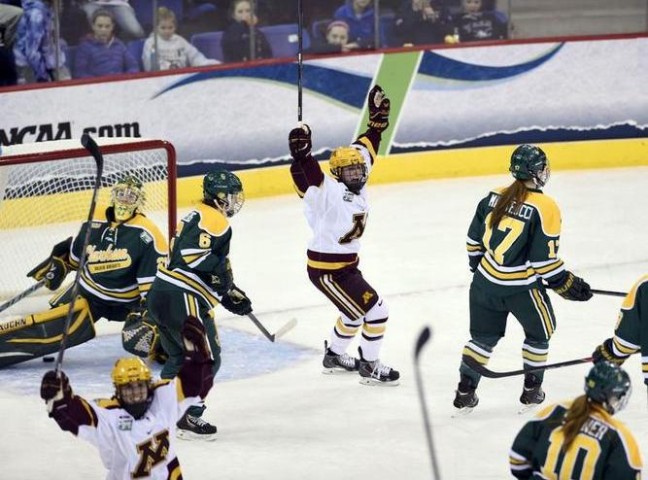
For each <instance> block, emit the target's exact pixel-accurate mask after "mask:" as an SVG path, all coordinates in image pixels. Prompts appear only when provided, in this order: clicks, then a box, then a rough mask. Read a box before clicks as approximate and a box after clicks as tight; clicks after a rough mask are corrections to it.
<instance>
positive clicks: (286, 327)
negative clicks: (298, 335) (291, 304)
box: [272, 318, 297, 342]
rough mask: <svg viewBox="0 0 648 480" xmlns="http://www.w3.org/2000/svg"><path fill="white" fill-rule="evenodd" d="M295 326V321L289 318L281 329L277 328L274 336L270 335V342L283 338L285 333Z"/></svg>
mask: <svg viewBox="0 0 648 480" xmlns="http://www.w3.org/2000/svg"><path fill="white" fill-rule="evenodd" d="M296 326H297V319H296V318H291V319H290V320H289V321H288V322H287V323H286V324H285V325H284V326H283V327H281V328H279V330H277V331H276V332H275V333H274V335H272V341H273V342H274V341H276V340H277V339H278V338H279V337H283V336H284V335H285V334H286V333H288V332H289V331H290V330H292V329H293V328H295V327H296Z"/></svg>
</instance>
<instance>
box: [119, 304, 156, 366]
mask: <svg viewBox="0 0 648 480" xmlns="http://www.w3.org/2000/svg"><path fill="white" fill-rule="evenodd" d="M121 337H122V345H123V347H124V350H126V351H127V352H130V353H132V354H133V355H137V356H138V357H144V358H149V357H151V358H153V357H155V355H156V353H157V351H158V346H159V343H160V335H159V333H158V328H157V326H156V325H155V324H154V323H153V321H152V320H150V319H149V317H148V314H147V313H145V314H144V315H141V316H138V317H136V318H133V317H131V319H127V320H126V323H125V324H124V328H122V331H121Z"/></svg>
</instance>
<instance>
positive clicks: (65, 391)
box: [40, 370, 72, 416]
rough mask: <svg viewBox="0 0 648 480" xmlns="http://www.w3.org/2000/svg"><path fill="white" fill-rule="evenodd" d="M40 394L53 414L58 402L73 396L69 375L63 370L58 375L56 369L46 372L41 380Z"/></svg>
mask: <svg viewBox="0 0 648 480" xmlns="http://www.w3.org/2000/svg"><path fill="white" fill-rule="evenodd" d="M40 396H41V398H42V399H43V400H45V401H46V402H47V410H48V412H49V413H50V416H51V413H52V410H53V409H54V408H56V407H57V403H59V402H61V401H63V400H69V399H70V398H72V388H71V387H70V380H69V379H68V377H67V375H66V374H65V373H64V372H62V371H61V372H60V373H59V374H58V375H57V373H56V372H55V371H54V370H50V371H49V372H46V373H45V375H43V380H42V381H41V389H40Z"/></svg>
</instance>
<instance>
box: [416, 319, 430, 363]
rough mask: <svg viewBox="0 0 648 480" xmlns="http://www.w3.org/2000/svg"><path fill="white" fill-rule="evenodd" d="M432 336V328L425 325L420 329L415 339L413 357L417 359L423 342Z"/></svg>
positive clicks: (423, 345) (425, 342)
mask: <svg viewBox="0 0 648 480" xmlns="http://www.w3.org/2000/svg"><path fill="white" fill-rule="evenodd" d="M431 336H432V330H431V329H430V327H428V326H427V325H426V326H425V327H424V328H423V330H421V333H420V334H419V336H418V338H417V339H416V346H415V347H414V358H415V359H417V360H418V357H419V355H420V354H421V350H423V347H425V344H427V342H428V340H430V337H431Z"/></svg>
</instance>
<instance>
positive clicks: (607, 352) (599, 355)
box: [592, 338, 626, 365]
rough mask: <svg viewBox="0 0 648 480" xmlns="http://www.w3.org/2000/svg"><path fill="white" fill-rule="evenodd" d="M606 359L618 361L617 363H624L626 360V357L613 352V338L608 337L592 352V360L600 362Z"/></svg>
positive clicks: (613, 361)
mask: <svg viewBox="0 0 648 480" xmlns="http://www.w3.org/2000/svg"><path fill="white" fill-rule="evenodd" d="M605 360H607V361H608V362H612V363H616V364H617V365H622V364H623V362H624V361H625V360H626V359H625V358H621V357H617V356H616V355H615V354H614V353H613V352H612V339H611V338H608V339H607V340H606V341H605V342H603V343H602V344H600V345H599V346H598V347H596V350H594V352H592V362H594V363H598V362H601V361H605Z"/></svg>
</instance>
